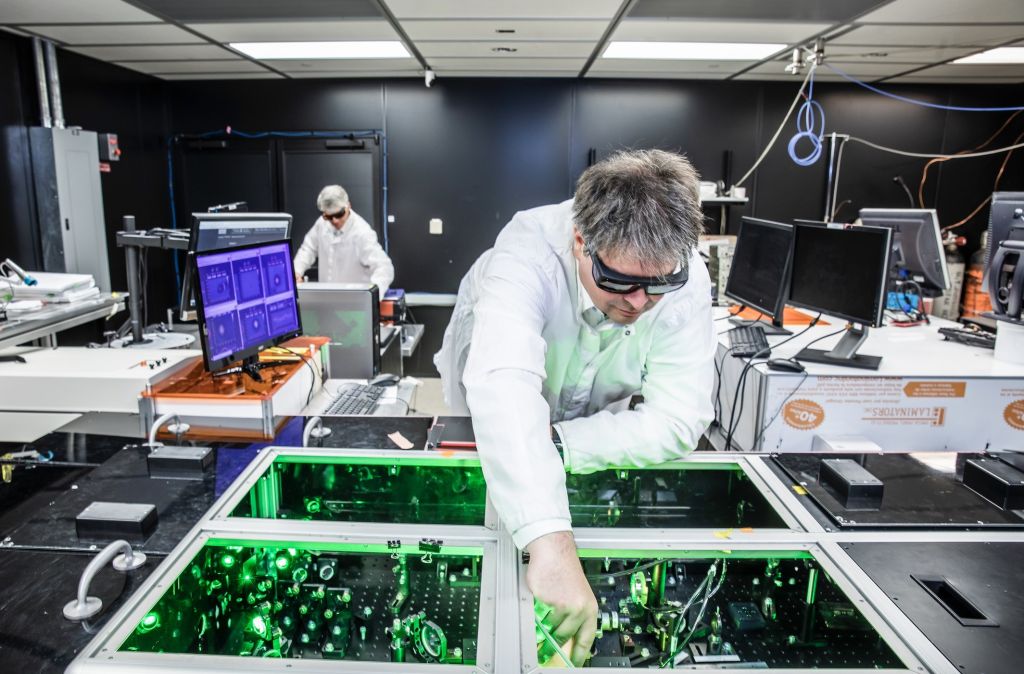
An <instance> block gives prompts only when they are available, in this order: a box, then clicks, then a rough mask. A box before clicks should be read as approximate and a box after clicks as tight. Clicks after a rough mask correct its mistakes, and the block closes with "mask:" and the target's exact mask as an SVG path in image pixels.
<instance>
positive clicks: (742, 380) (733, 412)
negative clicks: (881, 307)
mask: <svg viewBox="0 0 1024 674" xmlns="http://www.w3.org/2000/svg"><path fill="white" fill-rule="evenodd" d="M820 320H821V314H820V313H819V314H818V315H817V316H815V317H814V318H813V319H812V320H811V322H810V323H808V324H807V327H806V328H804V329H803V330H801V331H800V332H797V333H794V334H792V335H790V336H789V337H787V338H786V339H784V340H782V341H781V342H779V343H778V344H776V345H775V346H774V347H771V346H769V347H768V348H767V349H761V350H760V351H758V352H757V353H755V354H754V355H753V356H750V357H749V358H747V362H746V364H744V366H743V371H742V372H740V377H739V379H738V380H737V382H736V394H735V395H734V396H733V400H732V408H731V409H730V410H729V429H728V432H727V433H726V437H725V451H726V452H728V451H731V450H732V436H733V433H734V432H735V430H736V424H738V423H739V422H740V420H741V419H743V403H744V399H743V397H742V396H743V393H744V392H745V391H746V382H747V373H748V372H749V371H750V368H751V367H753V365H754V360H755V359H757V358H761V357H763V356H762V354H764V353H766V352H767V353H771V350H772V348H776V349H777V348H779V347H780V346H782V345H783V344H786V343H787V342H791V341H793V340H794V339H796V338H797V337H800V336H802V335H803V334H804V333H806V332H807V331H808V330H810V329H811V328H813V327H814V326H815V325H817V324H818V321H820ZM843 329H844V330H845V329H846V328H843ZM827 336H828V335H826V337H827ZM820 339H824V337H822V338H820ZM814 341H818V340H814ZM813 343H814V342H811V344H813ZM805 348H806V347H805ZM723 369H725V368H724V362H723ZM719 381H721V377H719ZM737 407H739V410H738V411H739V414H738V415H737ZM734 419H735V421H734Z"/></svg>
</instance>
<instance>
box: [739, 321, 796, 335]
mask: <svg viewBox="0 0 1024 674" xmlns="http://www.w3.org/2000/svg"><path fill="white" fill-rule="evenodd" d="M729 322H730V323H732V324H733V325H736V326H739V327H744V328H747V327H754V326H757V327H760V328H761V329H762V330H764V334H765V335H767V336H769V337H771V336H774V335H792V334H793V331H792V330H787V329H786V328H784V327H782V326H781V325H776V324H775V323H769V322H768V321H763V320H761V319H759V318H758V319H752V320H747V319H745V318H739V317H736V316H734V317H732V318H730V319H729Z"/></svg>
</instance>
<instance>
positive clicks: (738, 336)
mask: <svg viewBox="0 0 1024 674" xmlns="http://www.w3.org/2000/svg"><path fill="white" fill-rule="evenodd" d="M726 334H727V335H729V353H731V354H732V355H734V356H736V357H737V358H749V357H750V356H755V355H756V356H757V357H758V358H767V357H768V355H769V354H770V353H771V348H769V346H768V339H767V338H766V337H765V336H764V330H763V329H762V328H761V326H759V325H742V326H740V327H738V328H733V329H732V330H730V331H729V332H727V333H726Z"/></svg>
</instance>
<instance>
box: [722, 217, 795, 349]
mask: <svg viewBox="0 0 1024 674" xmlns="http://www.w3.org/2000/svg"><path fill="white" fill-rule="evenodd" d="M792 248H793V227H792V225H787V224H785V223H782V222H772V221H771V220H760V219H758V218H749V217H744V218H742V219H741V220H740V230H739V233H738V234H737V236H736V250H735V251H734V252H733V257H732V267H731V268H730V269H729V279H728V280H727V281H726V283H725V296H726V297H728V298H730V299H733V300H735V301H737V302H739V303H741V304H744V305H746V306H748V307H750V308H751V309H755V310H757V311H760V312H761V313H762V314H763V316H764V319H765V320H762V319H757V320H754V321H743V320H741V319H738V318H733V319H730V320H731V322H733V323H736V324H738V325H761V326H762V327H763V328H765V333H766V334H769V335H788V334H791V333H790V332H789V330H786V329H784V328H783V327H782V315H783V312H784V310H785V307H786V294H787V287H786V286H787V283H788V281H789V260H790V255H791V254H792Z"/></svg>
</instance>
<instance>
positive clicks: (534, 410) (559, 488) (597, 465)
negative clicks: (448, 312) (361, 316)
mask: <svg viewBox="0 0 1024 674" xmlns="http://www.w3.org/2000/svg"><path fill="white" fill-rule="evenodd" d="M702 222H703V214H702V212H701V207H700V194H699V185H698V175H697V172H696V170H694V168H693V166H692V165H691V164H690V162H689V161H687V160H686V159H685V158H684V157H682V156H680V155H677V154H673V153H669V152H663V151H660V150H649V151H635V152H622V153H619V154H616V155H613V156H612V157H609V158H608V159H606V160H604V161H602V162H600V163H598V164H595V165H594V166H592V167H590V168H588V169H587V170H586V171H585V172H584V173H583V175H582V176H581V177H580V179H579V182H578V183H577V185H576V194H575V196H574V197H573V199H571V200H569V201H565V202H563V203H561V204H557V205H552V206H542V207H540V208H534V209H531V210H528V211H522V212H519V213H516V215H515V216H514V217H513V218H512V221H511V222H510V223H509V224H508V225H506V226H505V228H504V229H503V230H502V231H501V233H500V234H499V235H498V238H497V241H496V242H495V244H494V247H493V248H492V249H491V250H489V251H486V252H485V253H484V254H483V255H482V256H481V257H480V258H479V259H478V260H477V261H476V263H475V264H474V265H473V267H472V268H471V269H470V270H469V272H468V273H467V274H466V276H465V278H463V280H462V283H461V285H460V287H459V294H458V299H457V301H456V305H455V310H454V312H453V314H452V319H451V322H450V323H449V325H448V329H447V330H446V332H445V335H444V343H443V345H442V348H441V351H440V352H438V354H437V355H436V356H435V358H434V363H435V364H436V365H437V368H438V371H439V372H440V374H441V380H442V387H443V390H444V393H445V399H446V402H447V403H448V405H449V407H450V408H451V410H452V413H453V414H469V415H471V416H472V418H473V431H474V435H475V436H476V443H477V451H478V452H479V455H480V460H481V464H482V467H483V472H484V478H485V479H486V481H487V494H488V496H489V498H490V499H491V501H492V502H493V503H494V505H495V507H496V509H497V511H498V514H499V515H500V516H501V518H502V521H503V522H504V524H505V526H506V528H508V530H509V531H510V532H511V534H512V538H513V540H514V541H515V544H516V545H517V546H518V547H519V548H521V549H525V550H527V551H528V552H529V553H530V562H529V568H528V570H527V574H526V580H527V584H528V585H529V588H530V590H531V591H532V592H533V595H534V597H535V598H536V599H537V600H539V601H540V602H542V603H543V604H546V605H547V606H548V607H550V609H551V610H550V612H549V613H548V614H547V617H546V618H545V619H544V620H545V622H546V623H547V624H548V625H549V626H550V627H551V632H552V635H553V636H554V638H555V640H556V641H557V642H558V643H559V645H560V646H561V645H564V646H565V647H566V649H567V650H568V651H569V657H571V659H572V661H573V663H574V664H575V665H576V666H579V665H582V664H583V663H584V661H586V659H587V658H588V657H589V656H590V649H591V647H592V645H593V642H594V637H595V631H596V628H597V601H596V599H595V598H594V593H593V592H592V590H591V588H590V585H589V584H588V582H587V579H586V577H585V575H584V573H583V568H582V566H581V565H580V562H579V559H578V557H577V554H576V545H575V541H574V539H573V536H572V527H571V520H570V516H569V503H568V495H567V493H566V488H565V472H566V471H567V470H568V471H571V472H574V473H588V472H593V471H596V470H602V469H606V468H609V467H615V466H624V467H629V466H644V465H650V464H655V463H661V462H665V461H669V460H673V459H679V458H680V457H682V456H685V455H686V454H687V453H688V452H690V451H692V450H693V449H695V448H696V446H697V442H698V441H699V440H700V438H701V435H702V434H703V433H704V431H705V430H706V429H707V427H708V425H709V424H710V423H711V421H712V419H713V418H714V410H713V408H712V404H711V397H712V383H713V380H714V371H713V362H714V361H713V356H714V352H715V345H716V338H715V333H714V329H713V328H712V319H711V280H710V278H709V276H708V271H707V268H706V267H705V266H704V263H703V261H701V258H700V255H699V254H698V253H697V237H698V235H699V234H700V232H701V230H702ZM635 394H640V395H641V396H642V397H643V401H642V402H640V403H639V404H637V405H634V406H631V405H630V399H631V398H632V397H633V396H634V395H635Z"/></svg>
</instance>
